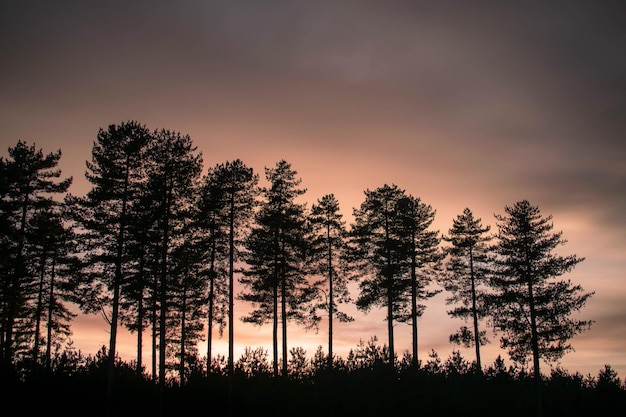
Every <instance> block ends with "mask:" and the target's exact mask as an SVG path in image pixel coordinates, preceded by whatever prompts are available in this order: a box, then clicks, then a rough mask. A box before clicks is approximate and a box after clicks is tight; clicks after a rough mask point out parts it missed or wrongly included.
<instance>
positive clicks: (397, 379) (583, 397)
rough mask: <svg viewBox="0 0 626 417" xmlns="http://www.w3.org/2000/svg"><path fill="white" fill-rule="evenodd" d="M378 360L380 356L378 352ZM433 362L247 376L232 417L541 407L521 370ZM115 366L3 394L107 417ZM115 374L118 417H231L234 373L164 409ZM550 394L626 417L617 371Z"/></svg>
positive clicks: (56, 373) (561, 375) (59, 372)
mask: <svg viewBox="0 0 626 417" xmlns="http://www.w3.org/2000/svg"><path fill="white" fill-rule="evenodd" d="M370 347H371V346H370ZM375 347H376V348H377V349H375V350H380V347H378V346H375ZM383 349H384V347H383ZM357 350H358V348H357ZM256 351H258V349H257V350H250V352H256ZM365 351H368V350H367V349H366V350H365ZM365 351H364V352H365ZM369 352H370V353H369V355H370V356H372V355H374V356H375V353H376V352H374V351H372V350H371V349H369ZM256 353H259V352H256ZM361 353H363V352H361ZM430 357H431V359H430V361H432V362H433V363H431V364H430V365H428V364H427V365H426V366H424V367H417V368H416V367H413V366H410V365H409V366H406V367H402V368H400V369H399V370H392V369H390V368H389V367H387V366H384V365H382V364H381V363H377V362H376V361H363V362H362V365H361V366H360V367H355V368H352V369H348V368H347V367H345V366H341V363H342V360H340V359H339V360H338V361H337V362H338V365H337V366H335V367H334V368H333V369H332V370H330V369H328V368H320V369H316V370H314V371H312V370H311V368H312V367H313V366H314V362H313V361H311V362H310V364H308V365H307V366H306V369H301V370H300V372H301V373H292V374H290V376H289V377H273V376H272V375H271V372H269V368H268V369H266V370H265V371H263V370H261V371H260V372H259V373H258V374H254V373H252V374H251V373H249V372H245V371H238V372H236V373H235V375H234V378H233V381H232V387H233V396H232V415H233V416H252V415H254V416H293V415H297V416H301V417H304V416H320V415H323V416H342V417H346V416H360V417H363V416H383V415H384V416H393V415H418V414H419V415H425V416H457V415H463V416H496V415H497V416H500V415H506V416H513V417H514V416H529V415H533V413H534V411H535V408H534V403H533V402H532V401H529V399H531V398H533V395H534V393H535V385H534V383H535V382H534V380H533V378H532V375H531V374H529V373H526V372H524V371H523V370H520V369H518V368H514V367H510V368H509V369H506V368H505V367H504V366H503V363H502V362H500V361H496V362H495V363H494V364H493V365H492V366H491V367H488V368H487V369H485V371H484V373H483V374H479V373H476V372H474V370H473V369H474V368H473V367H472V366H471V364H469V363H468V362H467V361H466V360H465V359H463V358H462V357H461V356H460V354H459V353H458V352H455V353H454V354H453V355H452V356H451V357H450V358H448V359H447V360H445V361H440V360H439V358H438V357H437V355H436V353H434V352H432V353H431V355H430ZM106 358H107V355H106V349H105V348H104V347H103V348H102V350H101V351H100V352H99V353H98V355H96V357H93V358H92V357H87V358H83V357H81V356H80V355H73V356H71V357H70V358H69V361H70V362H72V366H68V364H67V363H66V364H65V365H64V366H61V367H59V368H55V369H54V370H53V371H50V372H39V373H31V374H28V376H27V377H25V378H23V379H21V380H20V379H17V378H10V377H9V376H8V375H6V374H3V375H2V378H3V381H2V382H3V385H4V386H5V387H8V388H7V389H6V390H5V394H6V397H5V398H7V399H8V400H9V402H10V403H11V404H7V405H10V406H11V407H15V408H13V409H16V410H22V411H23V412H27V413H28V414H33V415H35V414H37V413H52V412H54V413H57V412H58V413H62V414H63V415H65V416H68V417H69V416H83V415H85V414H86V413H87V414H89V415H91V416H94V417H98V416H101V415H102V416H103V415H104V409H103V407H102V404H104V401H105V393H106V371H107V369H106ZM57 359H58V358H57ZM248 359H249V358H248ZM66 360H68V359H67V357H66ZM241 360H244V358H243V357H242V359H241ZM434 362H437V366H434V365H433V364H434ZM55 363H57V364H59V363H60V361H58V360H57V361H55ZM115 369H116V372H117V376H116V380H117V381H118V384H119V386H118V389H117V390H116V395H115V405H114V408H115V413H114V414H115V415H116V416H134V417H139V416H152V415H162V416H188V415H189V416H190V415H200V414H203V415H204V414H207V412H208V413H209V415H211V416H226V415H228V410H229V404H228V398H229V397H228V394H227V393H228V377H227V376H226V375H225V373H219V372H216V373H210V374H208V375H207V374H196V375H193V376H191V377H190V378H189V379H188V380H187V381H186V383H185V385H183V386H180V385H179V384H177V383H176V382H173V381H170V382H169V383H168V385H167V387H166V390H165V401H164V402H163V406H162V407H163V408H162V409H159V401H157V400H156V399H157V395H158V390H157V385H156V384H154V382H152V381H151V380H150V378H149V377H148V376H147V375H145V374H144V375H138V374H137V373H136V372H135V366H134V364H132V363H131V364H128V363H124V362H122V361H121V360H118V361H116V368H115ZM237 369H238V370H243V367H237ZM7 382H8V384H7ZM543 390H544V397H543V401H544V404H543V408H544V415H545V416H590V415H617V414H615V413H616V412H619V411H617V410H624V407H626V389H625V387H624V385H622V382H621V381H620V379H619V378H617V375H616V373H615V371H614V370H613V369H612V368H611V367H610V366H609V365H606V366H605V368H604V369H602V370H600V371H599V374H598V376H597V377H592V376H590V375H588V376H586V377H583V376H582V375H581V374H578V373H575V374H569V373H568V372H567V371H565V370H562V369H558V368H557V369H555V370H553V371H552V374H551V375H550V376H549V377H546V378H545V379H544V380H543ZM32 398H37V401H32Z"/></svg>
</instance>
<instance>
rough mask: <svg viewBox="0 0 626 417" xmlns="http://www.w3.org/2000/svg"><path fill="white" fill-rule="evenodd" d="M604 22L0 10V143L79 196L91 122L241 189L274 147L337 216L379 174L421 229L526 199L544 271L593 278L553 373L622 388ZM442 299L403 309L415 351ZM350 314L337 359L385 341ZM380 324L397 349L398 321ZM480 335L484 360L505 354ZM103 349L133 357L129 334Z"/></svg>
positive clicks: (145, 8)
mask: <svg viewBox="0 0 626 417" xmlns="http://www.w3.org/2000/svg"><path fill="white" fill-rule="evenodd" d="M470 3H471V5H470ZM624 22H626V7H624V3H623V2H619V1H594V2H592V1H584V2H583V1H580V2H578V1H562V2H561V1H555V2H534V3H533V4H531V2H509V1H504V2H496V1H476V2H467V1H448V2H438V1H423V2H421V1H384V2H383V1H378V2H374V1H359V2H357V1H310V2H296V1H253V0H249V1H248V0H246V1H223V2H222V1H220V2H217V1H176V2H173V1H172V2H165V1H154V0H153V1H133V2H122V1H107V2H81V1H54V2H52V1H13V0H9V1H3V2H2V4H1V5H0V57H1V59H2V65H1V67H0V71H1V73H0V74H1V76H0V144H1V145H2V147H1V149H0V155H2V156H6V155H7V148H8V147H9V146H13V145H15V143H16V142H17V141H18V140H24V141H27V142H28V143H35V144H36V145H37V147H40V148H43V150H44V152H52V151H55V150H57V149H61V150H62V153H63V156H62V158H61V162H60V168H61V169H62V171H63V175H64V176H73V177H74V183H73V185H72V187H71V188H70V192H71V193H72V194H75V195H83V194H84V193H86V192H87V190H88V189H89V184H88V182H87V181H86V180H85V177H84V171H85V161H86V160H88V159H90V154H91V149H92V144H93V141H94V140H95V138H96V134H97V132H98V130H99V129H100V128H106V127H107V126H108V125H110V124H119V123H121V122H124V121H128V120H135V121H138V122H139V123H141V124H145V125H146V126H147V127H148V128H150V129H157V128H166V129H170V130H174V131H179V132H181V133H183V134H189V135H190V136H191V138H192V140H193V142H194V144H195V145H196V146H197V147H198V151H201V152H202V155H203V160H204V166H205V168H208V167H210V166H213V165H215V164H217V163H221V162H225V161H228V160H233V159H236V158H239V159H241V160H242V161H243V162H244V163H245V164H246V165H248V166H250V167H253V168H254V169H255V171H256V172H257V173H259V174H260V176H261V178H262V184H263V185H264V184H265V181H264V174H263V172H264V168H265V167H273V166H274V165H275V164H276V162H277V161H279V160H281V159H285V160H287V161H288V162H290V163H291V164H292V167H293V168H294V169H295V170H296V171H298V174H299V176H300V177H301V178H302V186H303V187H305V188H307V192H306V194H305V195H304V201H307V202H308V203H309V205H310V204H311V203H315V202H316V200H317V199H318V198H320V197H322V196H323V195H324V194H328V193H334V194H335V196H336V197H337V199H338V200H339V203H340V205H341V207H342V213H343V214H344V218H345V220H346V221H347V222H348V223H350V222H351V221H352V209H353V208H354V207H358V206H359V205H360V204H361V202H362V201H363V199H364V191H365V190H366V189H374V188H376V187H379V186H382V185H384V184H385V183H387V184H396V185H398V186H399V187H401V188H403V189H405V190H406V192H407V193H410V194H412V195H414V196H416V197H419V198H421V200H422V201H423V202H425V203H426V204H429V205H431V206H432V207H433V209H435V210H436V213H437V214H436V219H435V224H434V227H433V229H434V230H439V231H440V232H441V233H447V231H448V229H449V228H450V227H451V226H452V219H453V218H455V217H456V216H457V215H458V214H460V213H462V211H463V209H464V208H465V207H469V208H470V209H471V210H472V211H473V212H474V215H475V216H476V217H480V218H482V219H483V223H485V224H489V225H491V226H492V227H495V222H494V214H504V207H505V206H506V205H513V204H514V203H515V202H517V201H520V200H523V199H528V200H529V201H530V202H531V204H533V205H537V206H539V208H540V210H541V212H542V214H544V215H546V216H547V215H550V214H551V215H553V216H554V218H553V222H554V227H555V231H563V237H564V238H565V239H566V240H567V241H568V242H567V244H566V245H565V246H563V247H561V248H559V252H560V253H561V254H564V255H569V254H576V255H578V256H580V257H584V258H585V261H583V262H582V263H581V264H579V265H578V266H577V267H576V268H575V269H574V271H573V272H572V273H570V274H568V275H566V276H565V277H564V278H566V279H571V280H572V281H573V282H574V283H575V284H580V285H582V287H583V289H584V290H585V291H595V295H594V296H593V297H592V298H591V299H590V300H589V301H588V303H587V305H586V307H585V308H584V309H583V310H582V312H581V313H580V318H582V319H588V320H594V321H595V323H594V324H593V326H592V328H591V330H589V331H587V332H585V333H583V334H581V335H579V336H576V337H575V338H574V339H573V340H572V343H573V346H574V348H575V350H576V351H575V352H573V353H570V354H567V355H566V356H565V358H564V359H563V360H562V362H561V365H562V366H563V367H564V368H565V369H567V370H568V371H570V372H574V371H578V372H581V373H583V374H585V375H586V374H587V373H591V374H592V375H594V376H595V375H597V373H598V371H599V370H600V369H601V368H603V367H604V364H610V365H611V366H612V367H613V368H615V369H616V370H617V371H618V373H619V376H620V377H621V378H622V379H624V377H626V163H625V160H626V53H625V51H626V29H625V27H624ZM494 231H495V230H494ZM352 295H353V296H354V297H356V296H357V295H358V293H357V292H356V291H354V292H353V293H352ZM445 296H446V294H445V293H442V294H439V295H438V296H436V297H435V298H433V299H432V300H430V301H429V302H428V303H427V308H426V311H425V313H424V316H423V317H422V318H421V319H420V321H419V354H420V359H422V360H426V359H427V354H428V352H429V351H430V350H431V349H435V351H437V353H438V354H439V355H440V356H441V357H442V358H443V359H445V358H446V357H447V356H448V355H449V354H450V352H451V351H452V350H453V349H457V347H456V346H454V345H451V344H450V343H449V342H448V336H449V334H451V333H452V332H454V331H455V330H456V329H457V328H458V327H459V326H460V325H461V324H463V323H462V322H459V321H455V320H453V319H451V318H449V316H448V315H447V314H446V309H447V308H449V307H447V306H446V305H445V303H444V298H445ZM245 308H246V306H243V305H240V304H238V305H237V309H238V311H237V310H236V311H235V316H236V317H241V315H242V312H243V310H244V309H245ZM353 314H354V316H355V319H356V320H355V321H354V322H352V323H347V324H338V325H336V338H335V352H336V353H338V354H340V355H342V356H344V358H345V356H346V355H347V352H348V350H349V349H351V348H354V347H356V345H357V344H358V342H359V339H363V340H364V341H367V340H369V339H370V337H372V336H374V335H376V336H377V337H378V339H379V341H380V342H381V344H382V343H386V340H387V332H386V324H385V322H384V321H383V317H384V312H382V311H378V310H373V311H372V312H371V313H369V314H363V313H360V312H356V311H354V312H353ZM325 323H326V322H322V327H321V328H320V330H319V332H318V333H317V334H316V333H315V332H310V331H309V332H305V331H304V330H302V329H299V328H298V327H296V326H295V325H292V326H290V328H289V347H295V346H303V347H304V348H305V349H306V350H307V353H308V354H311V355H312V354H313V352H314V351H315V348H316V347H317V346H318V345H322V346H323V347H324V350H325V351H327V345H326V344H327V333H326V328H325V327H324V326H325ZM72 328H73V331H74V334H73V336H72V338H73V340H74V343H75V346H76V347H77V348H78V349H81V350H82V351H83V353H85V354H94V353H95V352H96V351H97V350H98V349H99V348H100V347H101V346H102V345H108V336H109V333H108V329H107V325H106V323H105V322H104V320H103V319H102V318H101V317H100V316H80V317H78V318H77V319H76V320H75V322H74V323H73V325H72ZM395 332H396V349H397V351H398V352H399V353H400V354H401V353H402V352H403V351H404V350H405V349H409V350H410V347H411V346H410V326H407V325H404V324H399V325H397V326H396V330H395ZM491 341H492V342H491V344H490V345H488V346H487V347H485V348H483V352H484V353H483V355H484V356H483V363H484V364H491V363H493V360H494V359H495V358H496V356H497V355H498V354H502V356H503V357H506V352H504V351H503V350H501V349H499V347H498V346H499V345H498V340H497V338H495V337H491ZM235 343H236V347H235V355H236V357H235V359H237V358H238V357H239V355H240V353H241V352H242V351H243V349H244V347H246V346H250V347H257V346H265V347H267V348H268V349H269V348H271V326H267V327H263V328H258V327H253V326H251V325H246V324H243V323H241V322H240V321H237V322H236V327H235ZM118 346H119V349H120V354H121V356H122V358H123V359H126V360H131V359H134V358H135V352H134V349H135V348H134V336H132V337H131V336H128V334H127V333H125V332H122V340H121V341H120V343H119V344H118ZM203 349H204V347H202V346H201V348H200V353H201V354H204V353H205V351H204V350H203ZM217 349H218V351H219V353H225V352H226V351H227V349H226V339H222V340H220V341H219V342H218V344H217ZM461 352H462V353H463V355H464V356H465V357H466V358H468V359H470V360H472V359H473V351H472V350H471V349H467V350H466V349H461ZM270 357H271V350H270ZM542 367H543V368H542V370H543V371H548V372H549V368H548V366H547V365H545V364H542Z"/></svg>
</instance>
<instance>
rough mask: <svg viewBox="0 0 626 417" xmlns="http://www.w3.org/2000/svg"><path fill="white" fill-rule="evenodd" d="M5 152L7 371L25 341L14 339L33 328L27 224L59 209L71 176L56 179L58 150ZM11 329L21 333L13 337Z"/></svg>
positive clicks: (2, 210) (1, 338)
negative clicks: (47, 152)
mask: <svg viewBox="0 0 626 417" xmlns="http://www.w3.org/2000/svg"><path fill="white" fill-rule="evenodd" d="M8 153H9V158H8V159H4V158H0V177H1V178H2V182H1V187H0V193H1V194H0V220H1V221H2V229H3V234H2V238H1V239H2V249H3V252H4V251H5V252H4V254H3V257H2V261H3V265H2V267H1V269H0V273H2V277H1V279H2V284H1V285H2V287H1V288H0V296H1V297H2V299H1V302H0V314H1V316H0V317H1V321H0V330H1V335H0V348H1V349H0V350H1V355H2V361H3V364H4V365H5V366H7V367H10V366H12V364H13V360H14V354H15V353H16V348H18V346H20V345H22V343H25V342H26V341H24V340H18V338H19V337H21V336H20V335H28V334H32V331H33V324H34V321H33V320H32V319H33V317H34V316H33V314H32V313H33V312H34V310H33V302H34V299H33V296H34V294H35V293H34V292H33V291H30V290H29V288H31V286H32V284H33V282H34V281H35V282H36V281H37V274H33V271H32V265H31V262H30V260H29V257H28V256H27V255H28V254H27V253H26V251H27V249H28V243H29V242H28V231H29V223H30V221H31V219H32V217H33V216H34V215H35V213H36V212H37V211H40V210H45V209H50V208H52V207H54V206H56V205H58V204H59V202H58V201H56V200H54V198H55V197H56V196H58V195H59V194H62V193H65V192H66V191H67V190H68V188H69V186H70V185H71V183H72V177H69V178H66V179H63V180H59V181H57V180H56V179H58V178H59V177H60V176H61V171H60V170H59V169H56V167H57V165H58V162H59V159H60V158H61V150H58V151H56V152H51V153H49V154H47V155H44V154H43V151H42V150H41V149H37V148H36V147H35V145H34V144H32V145H28V144H27V143H26V142H23V141H18V142H17V144H16V145H15V146H14V147H9V148H8ZM16 327H22V330H23V332H20V335H18V338H16V334H17V333H16ZM18 350H19V349H18ZM27 351H30V349H27Z"/></svg>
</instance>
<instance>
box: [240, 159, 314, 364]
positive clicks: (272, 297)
mask: <svg viewBox="0 0 626 417" xmlns="http://www.w3.org/2000/svg"><path fill="white" fill-rule="evenodd" d="M296 175H297V172H296V171H295V170H293V169H292V168H291V164H289V163H288V162H287V161H285V160H281V161H279V162H277V163H276V166H275V167H274V168H266V169H265V176H266V179H267V181H268V182H269V184H270V185H269V187H264V188H262V197H263V199H264V201H262V202H261V204H260V209H259V211H258V212H257V214H256V216H255V224H254V225H253V226H252V229H251V232H250V234H249V236H248V237H247V239H246V242H245V246H246V255H245V261H246V264H247V268H246V269H245V270H244V271H243V272H244V275H243V277H241V279H240V282H241V283H242V284H243V285H244V286H245V287H246V288H247V290H248V291H247V292H245V291H244V292H243V293H241V294H240V299H241V300H244V301H247V302H251V303H252V304H253V305H254V306H255V307H256V308H255V309H254V310H253V311H251V312H250V313H249V314H248V315H247V316H245V317H244V318H243V320H244V321H245V322H249V323H254V324H256V325H263V324H265V323H267V322H268V321H271V322H272V325H273V327H272V345H273V359H274V363H273V366H274V376H278V322H279V319H280V322H281V323H282V354H283V356H282V374H283V375H285V376H286V375H287V371H288V366H287V365H288V350H287V322H288V320H294V321H296V322H297V323H301V324H304V325H305V326H307V327H313V326H316V325H317V323H318V322H319V317H317V316H315V315H312V314H309V313H310V311H309V310H308V306H309V304H310V303H311V301H312V299H313V297H314V296H315V292H314V290H312V289H311V286H310V285H309V283H308V282H307V279H306V271H305V254H306V251H307V250H308V246H309V242H308V241H307V238H306V237H307V231H306V216H305V209H306V206H305V204H300V203H297V202H296V201H295V200H296V198H297V197H299V196H301V195H302V194H304V193H305V192H306V190H305V189H301V188H298V187H299V185H300V183H301V179H299V178H296ZM279 309H280V315H279V312H278V311H279Z"/></svg>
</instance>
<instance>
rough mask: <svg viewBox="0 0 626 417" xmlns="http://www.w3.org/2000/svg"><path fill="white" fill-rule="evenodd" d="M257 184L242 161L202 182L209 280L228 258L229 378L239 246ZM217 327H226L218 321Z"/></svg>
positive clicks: (221, 168) (228, 164)
mask: <svg viewBox="0 0 626 417" xmlns="http://www.w3.org/2000/svg"><path fill="white" fill-rule="evenodd" d="M258 181H259V177H258V175H257V174H255V173H254V171H253V169H252V168H249V167H247V166H246V165H245V164H244V163H243V162H242V161H241V160H239V159H236V160H234V161H232V162H231V161H227V162H226V163H221V164H217V165H216V166H215V167H213V168H212V169H210V170H209V172H208V173H207V174H206V176H205V177H204V179H203V188H202V195H201V200H200V204H201V209H200V213H201V214H200V217H201V218H200V224H201V227H203V228H204V230H206V231H208V238H209V239H208V244H209V254H210V255H209V265H210V267H209V274H210V277H211V276H217V274H216V268H214V266H213V265H214V264H215V260H216V259H217V258H218V257H219V256H221V257H222V258H227V264H228V266H227V268H228V272H227V275H228V282H227V283H226V284H227V285H224V287H223V289H222V290H223V293H224V292H225V293H226V294H224V295H226V297H225V298H226V300H227V302H226V306H225V308H224V310H226V311H227V312H228V370H229V373H230V374H232V373H233V370H234V368H233V364H234V274H235V262H236V261H238V260H239V257H240V256H239V252H240V246H241V244H242V242H243V240H244V238H245V235H246V234H247V232H248V228H249V225H250V223H251V221H252V217H253V213H254V208H255V206H256V204H257V202H256V198H257V196H258ZM220 249H221V250H220ZM224 260H225V259H224ZM211 282H213V281H211ZM211 285H213V284H211ZM218 288H219V287H218ZM213 294H214V291H213V290H210V291H209V330H208V334H209V339H208V342H209V343H208V347H207V357H208V358H207V360H209V361H210V357H211V322H212V319H213V313H212V311H213V306H212V303H213V301H212V300H213ZM221 318H222V317H220V319H221ZM218 323H220V324H221V325H223V323H222V322H220V321H219V320H218ZM209 363H210V362H209Z"/></svg>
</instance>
